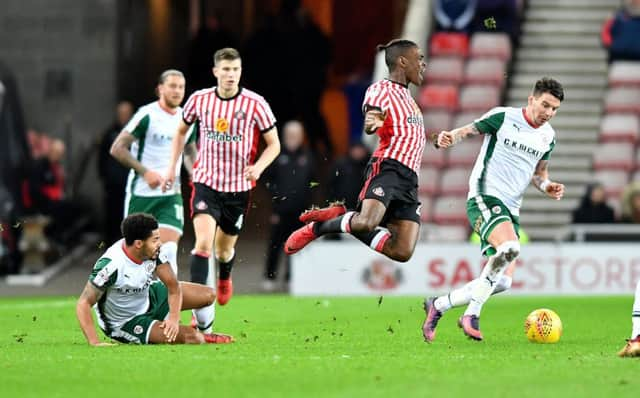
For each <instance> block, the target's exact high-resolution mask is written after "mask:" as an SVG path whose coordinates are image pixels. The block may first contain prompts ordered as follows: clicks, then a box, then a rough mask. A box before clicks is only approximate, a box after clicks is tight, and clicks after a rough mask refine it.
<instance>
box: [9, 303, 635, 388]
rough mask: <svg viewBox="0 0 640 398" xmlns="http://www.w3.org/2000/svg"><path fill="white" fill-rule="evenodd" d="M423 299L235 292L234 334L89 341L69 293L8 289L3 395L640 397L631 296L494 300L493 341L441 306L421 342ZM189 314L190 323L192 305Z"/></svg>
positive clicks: (220, 321)
mask: <svg viewBox="0 0 640 398" xmlns="http://www.w3.org/2000/svg"><path fill="white" fill-rule="evenodd" d="M421 301H422V299H421V298H418V297H414V298H407V297H402V298H396V297H383V299H382V301H381V303H380V304H379V300H378V298H375V297H373V298H371V297H369V298H292V297H287V296H236V297H234V298H233V300H232V301H231V302H230V303H229V304H228V305H227V306H226V307H218V310H217V319H216V330H218V331H220V332H225V333H230V334H233V335H234V336H235V337H236V339H237V342H236V343H234V344H231V345H226V346H219V345H202V346H126V345H119V346H117V347H103V348H91V347H89V346H87V345H86V343H85V341H84V337H83V336H82V334H81V332H80V329H79V327H78V326H77V322H76V319H75V311H74V310H75V299H74V298H71V297H66V298H64V297H58V298H50V299H43V298H39V299H28V300H27V299H2V300H0V330H1V333H0V367H1V368H0V391H1V392H0V395H2V396H3V397H20V398H24V397H38V398H42V397H65V398H68V397H92V398H93V397H109V398H114V397H147V396H153V397H187V396H188V397H190V398H193V397H283V396H287V397H385V398H389V397H427V396H430V397H458V396H460V397H463V396H464V397H519V398H521V397H551V396H554V397H587V396H593V397H616V398H620V397H627V396H628V397H638V394H640V378H639V377H638V375H639V372H640V358H639V359H635V358H632V359H620V358H618V357H616V355H615V354H616V352H617V351H618V349H620V348H621V346H622V345H623V343H624V339H625V338H627V337H628V335H629V332H630V327H631V325H630V324H631V321H630V314H631V304H632V298H631V297H571V298H567V297H535V298H534V297H529V298H519V297H495V298H493V299H492V300H491V301H490V302H489V303H488V304H487V305H486V306H485V309H484V312H483V316H482V321H481V326H482V331H483V333H484V335H485V341H483V342H480V343H478V342H474V341H470V340H467V339H466V338H465V337H464V336H463V335H462V333H461V332H460V330H459V329H458V328H457V326H456V319H457V317H458V316H459V314H460V313H461V310H453V311H450V312H448V313H447V314H445V316H444V317H443V319H442V321H441V324H440V327H439V329H438V336H437V339H436V341H435V342H434V343H433V344H426V343H425V342H423V339H422V335H421V329H420V326H421V324H422V321H423V319H424V314H423V311H422V308H421ZM541 307H547V308H551V309H553V310H555V311H556V312H557V313H558V314H559V315H560V317H561V318H562V321H563V324H564V335H563V337H562V339H561V340H560V342H559V343H558V344H555V345H538V344H532V343H529V342H528V341H527V340H526V338H525V336H524V332H523V323H524V319H525V317H526V315H527V314H528V313H529V312H530V311H531V310H533V309H536V308H541ZM183 314H184V318H183V319H184V321H185V322H186V321H187V320H188V315H189V314H188V313H183Z"/></svg>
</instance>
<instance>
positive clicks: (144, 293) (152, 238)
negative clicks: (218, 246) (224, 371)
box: [76, 213, 233, 346]
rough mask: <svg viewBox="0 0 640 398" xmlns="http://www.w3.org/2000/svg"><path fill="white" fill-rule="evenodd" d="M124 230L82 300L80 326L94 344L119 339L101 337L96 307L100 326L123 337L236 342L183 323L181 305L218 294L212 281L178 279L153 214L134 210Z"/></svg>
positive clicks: (151, 340)
mask: <svg viewBox="0 0 640 398" xmlns="http://www.w3.org/2000/svg"><path fill="white" fill-rule="evenodd" d="M122 234H123V235H124V239H120V240H119V241H117V242H116V243H114V244H113V245H112V246H111V247H110V248H109V249H107V251H106V252H105V253H104V254H103V255H102V257H100V258H99V259H98V261H97V262H96V264H95V265H94V267H93V272H91V276H90V277H89V282H87V285H86V286H85V288H84V291H83V292H82V294H81V295H80V298H79V299H78V303H77V305H76V315H77V317H78V321H79V322H80V328H81V329H82V332H83V333H84V335H85V337H86V338H87V341H88V342H89V344H91V345H93V346H105V345H113V344H111V343H105V342H101V341H100V339H99V338H98V334H97V333H96V329H95V327H94V324H93V319H92V318H91V307H93V308H94V310H95V312H96V317H97V318H98V325H99V326H100V329H102V331H103V332H104V333H105V334H106V335H107V336H109V337H111V338H112V339H114V340H118V341H121V342H123V343H137V344H152V343H153V344H163V343H173V344H202V343H218V344H220V343H231V342H233V338H232V337H231V336H228V335H224V334H215V333H214V334H203V333H201V332H199V331H197V330H195V329H193V328H191V327H189V326H184V325H180V311H181V310H188V309H194V308H202V307H205V306H207V305H210V304H212V303H213V301H214V300H215V297H216V296H215V292H214V291H213V289H211V288H210V287H207V286H202V285H197V284H195V283H188V282H178V280H177V278H176V275H175V274H174V273H173V270H172V268H171V265H170V264H169V259H168V255H167V250H166V247H165V246H166V244H165V245H162V246H161V244H162V242H161V241H160V231H159V230H158V222H157V221H156V219H155V218H153V216H151V215H148V214H142V213H137V214H131V215H130V216H128V217H127V218H125V219H124V221H123V222H122ZM154 274H155V275H156V276H157V277H158V278H159V279H160V281H157V280H155V278H154Z"/></svg>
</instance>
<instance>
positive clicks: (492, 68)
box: [464, 58, 507, 87]
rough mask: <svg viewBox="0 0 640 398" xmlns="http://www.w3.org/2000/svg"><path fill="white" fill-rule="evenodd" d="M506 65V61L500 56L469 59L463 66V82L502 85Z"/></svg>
mask: <svg viewBox="0 0 640 398" xmlns="http://www.w3.org/2000/svg"><path fill="white" fill-rule="evenodd" d="M506 67H507V65H506V62H505V61H504V60H502V59H500V58H476V59H470V60H469V62H467V66H466V67H465V71H464V82H465V83H467V84H469V83H471V84H489V85H495V86H498V87H502V86H504V84H505V81H506V77H505V72H506Z"/></svg>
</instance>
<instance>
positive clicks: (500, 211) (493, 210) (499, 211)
mask: <svg viewBox="0 0 640 398" xmlns="http://www.w3.org/2000/svg"><path fill="white" fill-rule="evenodd" d="M491 211H492V212H493V214H500V213H502V209H501V208H500V206H493V208H492V209H491Z"/></svg>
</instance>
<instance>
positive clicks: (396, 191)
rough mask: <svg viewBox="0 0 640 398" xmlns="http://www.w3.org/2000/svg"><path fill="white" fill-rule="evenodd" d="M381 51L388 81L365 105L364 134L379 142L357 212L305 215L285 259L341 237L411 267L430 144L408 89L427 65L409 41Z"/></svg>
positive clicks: (334, 208)
mask: <svg viewBox="0 0 640 398" xmlns="http://www.w3.org/2000/svg"><path fill="white" fill-rule="evenodd" d="M378 51H384V52H385V63H386V64H387V67H388V68H389V77H388V78H387V79H383V80H380V81H378V82H375V83H373V84H372V85H371V86H369V88H368V89H367V92H366V94H365V97H364V103H363V105H362V110H363V112H364V114H365V119H364V128H365V132H366V133H367V134H373V133H377V134H378V136H379V137H380V142H379V144H378V148H377V149H376V151H375V152H374V153H373V155H372V157H371V160H370V161H369V165H368V166H367V179H366V181H365V183H364V186H363V188H362V191H361V192H360V197H359V204H358V211H349V212H346V209H345V207H344V206H343V205H337V204H334V205H330V206H329V207H327V208H323V209H311V210H309V211H307V212H305V213H303V214H302V215H301V216H300V221H302V222H304V223H307V225H305V226H304V227H302V228H300V229H298V230H296V231H295V232H294V233H292V234H291V236H289V239H288V240H287V242H286V243H285V247H284V250H285V253H287V254H293V253H296V252H298V251H299V250H301V249H302V248H303V247H305V246H306V245H307V244H309V243H310V242H311V241H313V240H314V239H316V238H318V237H319V236H322V235H324V234H329V233H338V232H344V233H349V234H351V235H353V236H355V237H356V238H357V239H359V240H360V241H361V242H363V243H364V244H366V245H367V246H369V247H371V248H372V249H373V250H375V251H377V252H380V253H382V254H384V255H386V256H387V257H389V258H391V259H393V260H396V261H402V262H405V261H408V260H409V259H410V258H411V255H412V254H413V251H414V249H415V245H416V241H417V239H418V232H419V230H420V202H418V194H417V188H418V174H417V173H418V171H419V169H420V162H421V160H422V151H423V150H424V146H425V142H426V139H425V131H424V123H423V119H422V112H421V111H420V108H418V105H417V104H416V102H415V101H414V99H413V98H412V97H411V92H410V91H409V88H408V87H409V83H413V84H415V85H416V86H419V85H420V84H421V83H422V79H423V75H424V70H425V67H426V64H425V62H424V55H423V54H422V51H421V50H420V48H419V47H418V46H417V45H416V44H415V43H414V42H412V41H409V40H402V39H396V40H392V41H390V42H389V43H387V44H386V45H379V46H378ZM385 227H386V228H385Z"/></svg>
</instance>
